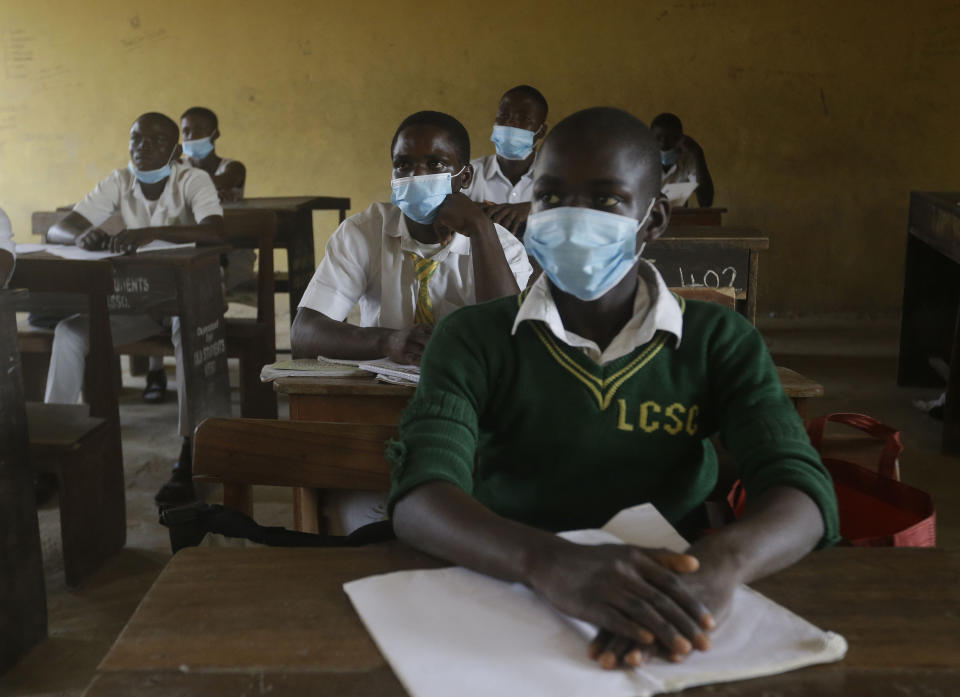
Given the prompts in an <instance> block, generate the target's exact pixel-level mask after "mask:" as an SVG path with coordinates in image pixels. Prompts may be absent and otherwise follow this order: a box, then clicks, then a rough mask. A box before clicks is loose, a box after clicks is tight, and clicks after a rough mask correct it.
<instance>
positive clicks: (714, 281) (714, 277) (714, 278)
mask: <svg viewBox="0 0 960 697" xmlns="http://www.w3.org/2000/svg"><path fill="white" fill-rule="evenodd" d="M677 271H679V273H680V287H681V288H719V287H720V286H728V287H730V288H733V287H734V285H733V284H734V283H735V282H736V280H737V270H736V269H735V268H733V267H732V266H728V267H727V268H725V269H723V270H722V271H720V272H717V271H714V270H713V269H708V270H707V271H706V272H704V274H703V280H702V282H698V281H697V279H696V277H695V276H694V275H693V274H692V273H691V274H690V282H689V283H687V281H686V279H685V278H684V277H683V267H682V266H680V267H678V268H677ZM728 278H729V281H727V279H728Z"/></svg>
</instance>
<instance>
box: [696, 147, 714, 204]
mask: <svg viewBox="0 0 960 697" xmlns="http://www.w3.org/2000/svg"><path fill="white" fill-rule="evenodd" d="M697 182H698V185H697V201H699V203H700V205H701V206H703V207H704V208H709V207H710V206H712V205H713V177H711V176H710V170H709V169H708V168H707V158H706V157H704V156H703V154H702V153H701V155H700V157H698V158H697Z"/></svg>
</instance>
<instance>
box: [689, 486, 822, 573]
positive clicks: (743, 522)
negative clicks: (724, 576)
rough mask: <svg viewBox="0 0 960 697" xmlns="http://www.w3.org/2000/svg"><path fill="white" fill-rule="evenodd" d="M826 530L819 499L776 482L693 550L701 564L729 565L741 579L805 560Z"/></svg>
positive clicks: (722, 566) (725, 566) (711, 565)
mask: <svg viewBox="0 0 960 697" xmlns="http://www.w3.org/2000/svg"><path fill="white" fill-rule="evenodd" d="M822 536H823V516H822V515H821V513H820V508H819V507H818V506H817V504H816V503H814V501H813V499H811V498H810V497H809V496H807V495H806V494H804V493H803V492H802V491H800V490H799V489H794V488H791V487H775V488H773V489H769V490H767V491H766V492H764V494H763V495H762V496H760V497H759V498H758V499H757V500H756V501H755V502H754V503H753V504H752V505H751V506H750V507H749V508H748V509H747V512H746V514H745V515H744V516H743V518H741V519H740V520H739V521H737V522H736V523H732V524H730V525H727V526H725V527H723V528H720V529H719V530H717V531H716V532H714V533H713V534H711V535H708V536H706V537H704V538H703V539H701V540H700V541H698V542H697V543H695V544H694V545H693V546H692V547H691V548H690V550H689V553H690V554H692V555H693V556H695V557H697V559H699V560H700V564H701V568H726V569H728V570H729V571H730V573H733V574H734V575H735V576H736V578H737V582H738V583H750V582H752V581H755V580H756V579H759V578H763V577H764V576H768V575H770V574H772V573H775V572H777V571H779V570H780V569H783V568H786V567H787V566H790V565H791V564H793V563H794V562H796V561H798V560H800V559H801V558H802V557H804V556H805V555H807V554H808V553H809V552H810V551H811V550H812V549H813V548H814V547H815V546H816V544H817V542H818V541H819V540H820V538H821V537H822Z"/></svg>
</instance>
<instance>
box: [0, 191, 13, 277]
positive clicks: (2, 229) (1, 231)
mask: <svg viewBox="0 0 960 697" xmlns="http://www.w3.org/2000/svg"><path fill="white" fill-rule="evenodd" d="M0 249H3V250H6V251H8V252H10V254H11V256H13V258H14V260H16V258H17V251H16V246H15V245H14V244H13V227H12V226H11V225H10V218H8V217H7V214H6V213H4V212H3V209H2V208H0ZM6 281H7V279H5V278H0V288H3V287H5V286H6Z"/></svg>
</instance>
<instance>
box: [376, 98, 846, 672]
mask: <svg viewBox="0 0 960 697" xmlns="http://www.w3.org/2000/svg"><path fill="white" fill-rule="evenodd" d="M660 171H661V168H660V165H659V159H658V148H657V142H656V140H655V139H654V138H653V136H652V135H651V133H650V131H649V130H648V129H647V127H646V126H644V125H643V124H642V123H641V122H640V121H638V120H637V119H635V118H634V117H633V116H631V115H629V114H627V113H626V112H623V111H620V110H617V109H611V108H594V109H587V110H584V111H580V112H578V113H576V114H574V115H572V116H570V117H568V118H566V119H564V120H563V121H562V122H561V123H560V124H558V125H557V126H556V127H555V128H554V130H553V131H552V132H551V133H550V135H549V136H548V137H547V139H546V141H545V143H544V145H543V148H542V150H541V152H540V155H539V157H538V160H537V163H536V165H535V172H534V199H533V212H532V213H531V215H530V217H529V219H528V221H527V233H526V237H525V240H526V246H527V249H528V251H529V252H530V253H531V254H532V256H533V257H534V258H535V259H536V260H537V261H538V262H539V263H540V265H541V266H542V267H543V270H544V275H543V276H541V277H540V278H539V279H538V280H537V281H536V283H534V285H533V286H531V287H530V289H529V290H528V291H527V292H526V293H524V294H522V295H520V296H519V297H510V298H503V299H501V300H497V301H495V302H490V303H486V304H483V305H478V306H475V307H468V308H464V309H462V310H459V311H457V312H455V313H453V314H451V315H450V316H449V317H447V318H446V319H444V320H443V321H442V322H441V323H440V325H439V326H438V327H437V329H436V331H435V332H434V334H433V338H432V339H431V340H430V344H429V345H428V346H427V350H426V353H425V354H424V356H423V361H422V363H421V376H420V384H419V386H418V387H417V392H416V394H415V396H414V398H413V399H412V400H411V402H410V404H409V406H408V407H407V409H406V411H405V413H404V415H403V418H402V421H401V425H400V441H399V442H398V443H394V444H392V445H391V446H390V448H389V450H388V456H389V458H390V459H391V461H392V462H393V488H392V491H391V493H390V499H389V508H390V509H391V514H392V518H393V525H394V529H395V531H396V534H397V536H398V537H399V538H400V539H402V540H404V541H406V542H408V543H409V544H411V545H413V546H414V547H417V548H418V549H421V550H423V551H426V552H428V553H430V554H433V555H436V556H438V557H441V558H443V559H447V560H449V561H451V562H453V563H455V564H461V565H463V566H466V567H469V568H472V569H475V570H477V571H480V572H482V573H486V574H489V575H491V576H495V577H497V578H500V579H504V580H507V581H513V582H521V583H525V584H527V585H528V586H530V587H531V588H532V589H533V590H534V591H536V592H537V593H539V594H540V595H542V596H543V597H544V598H545V599H546V600H547V601H549V602H550V603H552V604H553V605H554V606H555V607H556V608H557V609H559V610H560V611H562V612H565V613H567V614H570V615H573V616H575V617H578V618H580V619H583V620H586V621H588V622H592V623H594V624H596V625H598V626H599V627H601V628H602V630H604V632H603V633H602V634H601V635H598V640H595V642H594V644H593V645H592V647H591V655H593V656H594V657H595V658H597V659H598V660H599V661H600V663H601V665H603V666H605V667H612V666H614V665H618V664H622V663H628V664H638V663H639V662H641V661H642V660H643V659H644V654H645V652H647V651H649V650H650V649H651V648H652V645H653V643H654V641H655V640H656V642H657V644H658V645H659V649H660V650H661V651H663V652H664V653H665V654H666V655H667V656H669V657H672V658H674V659H676V660H680V659H681V658H682V657H683V656H684V655H686V654H688V653H689V652H690V651H691V650H692V649H693V648H697V649H700V650H705V649H707V648H708V646H709V639H708V637H707V633H706V632H707V631H708V630H709V629H711V628H712V627H713V626H714V625H715V623H716V622H717V621H722V618H723V616H724V612H725V610H726V609H727V605H728V603H729V601H730V598H731V595H732V593H733V590H734V589H735V587H736V586H737V585H738V584H740V583H747V582H750V581H752V580H754V579H756V578H759V577H761V576H763V575H766V574H769V573H773V572H774V571H777V570H778V569H781V568H783V567H785V566H787V565H789V564H791V563H793V562H794V561H796V560H797V559H799V558H800V557H802V556H803V555H805V554H806V553H808V552H809V551H810V550H812V549H813V548H814V547H815V546H817V545H825V544H830V543H832V542H834V541H835V540H836V538H837V528H838V521H837V508H836V500H835V498H834V493H833V487H832V484H831V480H830V477H829V475H828V474H827V472H826V471H825V470H824V468H823V466H822V464H821V463H820V461H819V458H818V456H817V453H816V452H815V451H814V450H813V448H812V447H811V446H810V441H809V440H808V439H807V436H806V433H805V432H804V428H803V423H802V422H801V420H800V418H799V416H798V415H797V413H796V411H795V410H794V408H793V406H792V405H791V403H790V400H789V399H788V398H787V396H786V395H785V393H784V391H783V388H782V387H781V385H780V382H779V380H778V378H777V373H776V370H775V368H774V365H773V362H772V361H771V359H770V356H769V354H768V353H767V349H766V347H765V345H764V343H763V339H762V338H761V336H760V334H759V333H758V332H757V331H756V330H755V329H754V328H753V327H752V326H751V325H750V324H749V323H748V322H747V321H746V320H744V318H743V317H741V316H740V315H738V314H736V313H735V312H733V311H730V310H728V309H727V308H724V307H722V306H720V305H717V304H711V303H705V302H696V301H687V302H684V301H683V300H682V299H679V298H677V297H675V296H674V295H672V294H671V293H670V292H669V291H668V290H667V287H666V285H665V284H664V281H663V279H662V278H661V277H660V275H659V274H658V272H657V270H656V269H655V268H654V266H653V265H652V264H650V263H649V262H647V261H646V260H644V259H642V258H641V257H640V253H641V252H642V250H643V246H644V244H645V243H647V242H650V241H652V240H654V239H655V238H657V237H658V236H659V235H660V234H661V233H663V231H664V230H665V228H666V226H667V222H668V219H669V206H668V205H667V203H666V201H665V200H664V197H663V196H662V194H660ZM716 433H719V434H720V436H721V438H722V439H723V442H724V443H725V444H726V446H727V447H728V449H729V450H730V451H731V453H732V454H733V456H734V459H735V460H736V461H737V462H738V463H739V466H740V477H741V480H742V481H743V483H744V485H745V487H746V490H747V492H748V495H749V500H750V507H749V508H748V510H747V512H746V514H745V515H744V516H743V518H742V519H741V520H740V521H739V522H736V523H733V524H730V525H727V526H726V527H723V528H720V529H718V530H716V531H714V532H713V533H712V534H710V535H706V536H703V537H700V538H699V539H697V540H696V541H695V542H694V543H693V545H692V546H691V547H690V548H689V550H688V551H687V553H686V554H670V553H665V552H663V551H662V550H649V549H641V548H637V547H631V546H628V545H623V546H620V545H604V546H598V547H590V546H581V545H576V544H572V543H570V542H566V541H564V540H562V539H560V538H558V537H556V536H554V535H553V534H552V532H553V531H557V530H562V529H572V528H589V527H598V526H600V525H602V524H603V523H604V522H605V521H606V520H608V519H609V518H610V517H611V516H612V515H614V514H615V513H617V512H618V511H620V510H621V509H623V508H625V507H628V506H632V505H636V504H640V503H644V502H650V503H653V504H654V505H655V506H656V507H657V509H658V510H659V511H660V512H661V513H662V514H663V515H664V517H666V518H667V520H669V521H670V522H671V523H672V524H673V525H674V526H676V527H677V528H678V529H679V530H680V531H681V533H685V534H686V535H688V536H695V533H696V531H698V530H702V529H703V528H704V527H705V521H704V520H703V516H702V511H703V503H704V501H705V499H706V497H707V495H708V494H709V493H710V492H711V490H712V489H713V487H714V485H715V483H716V479H717V457H716V453H715V451H714V449H713V447H712V446H711V443H710V440H709V438H710V436H712V435H714V434H716Z"/></svg>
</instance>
